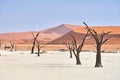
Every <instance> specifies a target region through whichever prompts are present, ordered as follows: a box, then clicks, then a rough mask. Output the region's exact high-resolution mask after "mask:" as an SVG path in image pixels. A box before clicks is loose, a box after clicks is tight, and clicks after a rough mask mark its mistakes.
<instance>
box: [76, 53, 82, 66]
mask: <svg viewBox="0 0 120 80" xmlns="http://www.w3.org/2000/svg"><path fill="white" fill-rule="evenodd" d="M76 65H81V61H80V57H79V55H77V56H76Z"/></svg>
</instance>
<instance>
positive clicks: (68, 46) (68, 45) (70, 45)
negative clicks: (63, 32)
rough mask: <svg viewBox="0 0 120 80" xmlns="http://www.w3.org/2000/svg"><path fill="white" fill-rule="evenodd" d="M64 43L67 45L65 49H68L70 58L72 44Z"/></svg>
mask: <svg viewBox="0 0 120 80" xmlns="http://www.w3.org/2000/svg"><path fill="white" fill-rule="evenodd" d="M64 44H65V46H66V47H67V49H68V50H69V52H70V58H72V51H73V46H72V44H70V43H66V42H64Z"/></svg>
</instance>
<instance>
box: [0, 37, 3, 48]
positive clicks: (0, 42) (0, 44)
mask: <svg viewBox="0 0 120 80" xmlns="http://www.w3.org/2000/svg"><path fill="white" fill-rule="evenodd" d="M3 41H4V40H3V39H0V48H1V46H2V43H3Z"/></svg>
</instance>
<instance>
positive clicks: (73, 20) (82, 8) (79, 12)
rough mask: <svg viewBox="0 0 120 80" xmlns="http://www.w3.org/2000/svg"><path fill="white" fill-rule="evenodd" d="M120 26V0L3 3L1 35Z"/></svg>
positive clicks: (2, 0)
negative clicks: (70, 26)
mask: <svg viewBox="0 0 120 80" xmlns="http://www.w3.org/2000/svg"><path fill="white" fill-rule="evenodd" d="M83 21H85V22H87V23H88V25H92V26H100V25H115V26H120V0H0V33H3V32H21V31H32V30H37V31H38V30H43V29H47V28H49V27H54V26H57V25H60V24H76V25H83V24H82V22H83Z"/></svg>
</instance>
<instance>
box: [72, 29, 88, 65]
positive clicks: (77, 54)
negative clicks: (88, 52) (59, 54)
mask: <svg viewBox="0 0 120 80" xmlns="http://www.w3.org/2000/svg"><path fill="white" fill-rule="evenodd" d="M87 35H88V31H87V34H86V35H85V36H84V37H83V39H82V42H81V44H80V45H79V46H78V45H77V41H76V39H75V37H74V36H72V47H73V50H72V51H73V53H74V55H75V58H76V65H81V61H80V52H81V51H82V47H83V45H84V43H85V40H86V37H87Z"/></svg>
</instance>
